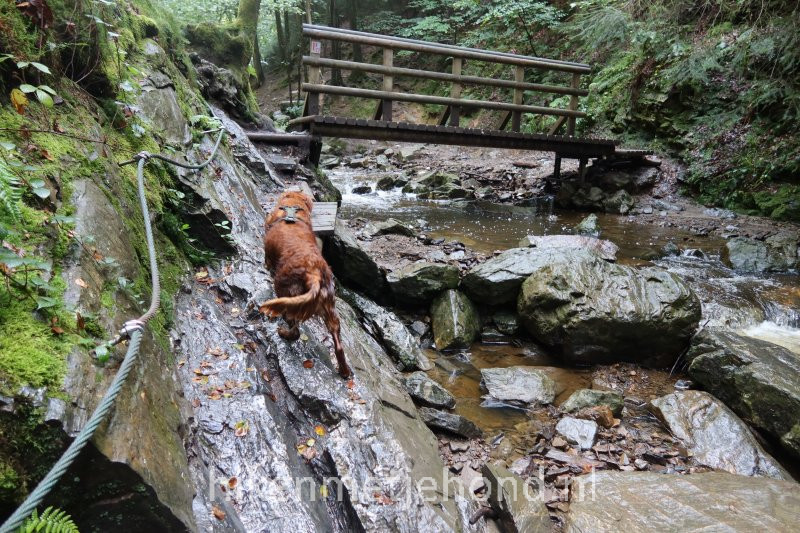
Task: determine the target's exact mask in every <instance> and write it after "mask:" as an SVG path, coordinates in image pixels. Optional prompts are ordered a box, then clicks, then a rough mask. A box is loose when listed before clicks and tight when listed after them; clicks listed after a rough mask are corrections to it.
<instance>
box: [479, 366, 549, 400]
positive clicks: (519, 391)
mask: <svg viewBox="0 0 800 533" xmlns="http://www.w3.org/2000/svg"><path fill="white" fill-rule="evenodd" d="M481 384H482V385H483V387H484V388H485V389H486V391H487V392H488V393H489V399H492V400H496V401H499V402H505V403H516V404H521V405H526V406H527V405H530V404H549V403H553V400H554V399H555V397H556V383H555V381H553V380H552V379H551V378H550V376H548V375H547V373H546V372H544V371H543V370H541V369H538V368H534V367H530V366H511V367H507V368H483V369H481Z"/></svg>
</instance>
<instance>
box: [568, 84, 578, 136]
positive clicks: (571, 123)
mask: <svg viewBox="0 0 800 533" xmlns="http://www.w3.org/2000/svg"><path fill="white" fill-rule="evenodd" d="M580 86H581V75H580V74H577V73H576V74H573V75H572V85H571V87H572V88H573V89H578V88H580ZM569 108H570V110H572V111H577V110H578V97H577V96H575V95H572V96H570V98H569ZM567 135H569V136H570V137H572V136H573V135H575V117H569V119H568V120H567Z"/></svg>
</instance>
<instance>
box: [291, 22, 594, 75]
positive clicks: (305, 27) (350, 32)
mask: <svg viewBox="0 0 800 533" xmlns="http://www.w3.org/2000/svg"><path fill="white" fill-rule="evenodd" d="M312 29H313V30H330V31H334V32H337V33H341V34H346V35H351V36H361V37H380V38H385V39H391V40H393V41H396V42H398V43H407V44H423V45H430V44H435V45H436V46H438V47H440V48H447V49H449V50H454V51H457V52H481V53H484V54H489V55H492V56H498V57H510V58H523V59H530V60H533V61H541V62H546V63H550V64H554V65H567V66H572V67H581V68H584V69H586V72H589V71H591V68H592V67H591V66H590V65H587V64H586V63H577V62H574V61H562V60H560V59H548V58H543V57H535V56H526V55H521V54H512V53H510V52H498V51H495V50H481V49H480V48H469V47H466V46H457V45H454V44H445V43H431V42H428V41H421V40H418V39H408V38H405V37H395V36H386V35H379V34H376V33H367V32H364V31H355V30H348V29H344V28H333V27H330V26H322V25H319V24H303V33H304V34H306V30H312ZM462 57H463V56H462Z"/></svg>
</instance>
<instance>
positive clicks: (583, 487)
mask: <svg viewBox="0 0 800 533" xmlns="http://www.w3.org/2000/svg"><path fill="white" fill-rule="evenodd" d="M571 492H572V495H573V496H572V498H571V501H570V506H569V512H568V513H567V518H566V525H565V528H564V531H565V532H568V533H579V532H580V533H585V532H587V531H595V532H609V533H611V532H618V531H629V532H640V531H641V532H646V531H702V530H709V531H716V530H719V531H723V530H724V531H754V530H759V531H792V530H794V529H796V526H797V506H798V505H800V485H798V484H797V483H794V482H790V481H781V480H776V479H769V478H750V477H745V476H736V475H733V474H728V473H723V472H708V473H704V474H695V475H691V476H675V475H661V474H652V473H646V472H597V473H595V474H593V475H591V474H590V475H587V476H584V477H582V478H578V479H577V480H575V481H573V483H572V487H571Z"/></svg>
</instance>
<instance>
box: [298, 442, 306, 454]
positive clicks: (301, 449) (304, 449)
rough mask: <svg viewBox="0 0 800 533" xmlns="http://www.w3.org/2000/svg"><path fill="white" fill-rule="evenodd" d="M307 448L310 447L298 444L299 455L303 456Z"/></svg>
mask: <svg viewBox="0 0 800 533" xmlns="http://www.w3.org/2000/svg"><path fill="white" fill-rule="evenodd" d="M306 448H308V446H306V445H305V444H298V445H297V453H299V454H300V455H303V452H305V451H306Z"/></svg>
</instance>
